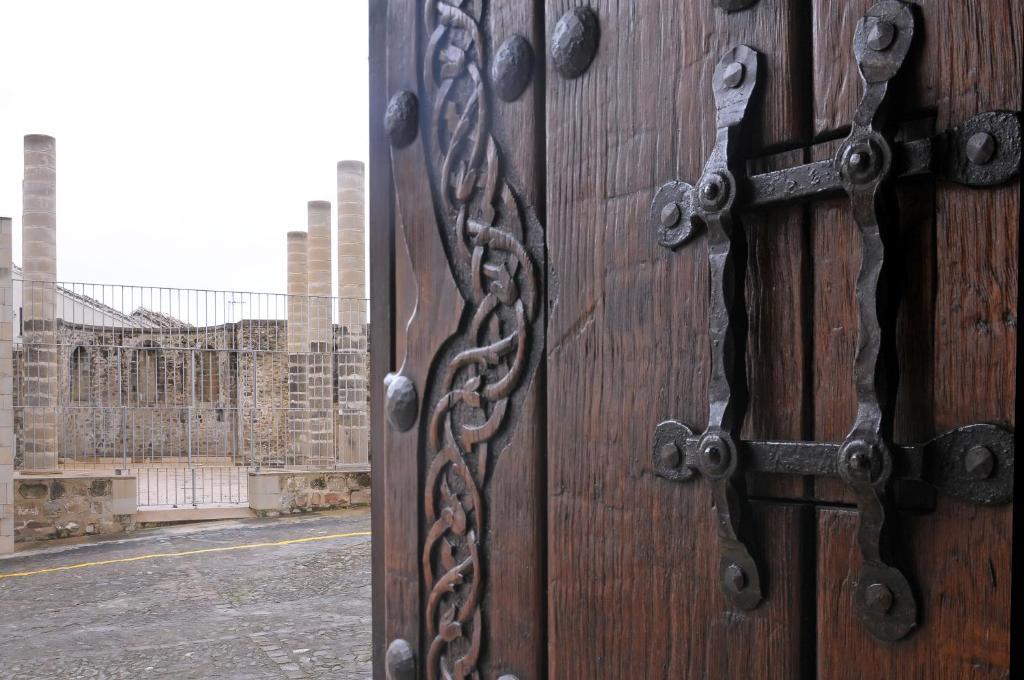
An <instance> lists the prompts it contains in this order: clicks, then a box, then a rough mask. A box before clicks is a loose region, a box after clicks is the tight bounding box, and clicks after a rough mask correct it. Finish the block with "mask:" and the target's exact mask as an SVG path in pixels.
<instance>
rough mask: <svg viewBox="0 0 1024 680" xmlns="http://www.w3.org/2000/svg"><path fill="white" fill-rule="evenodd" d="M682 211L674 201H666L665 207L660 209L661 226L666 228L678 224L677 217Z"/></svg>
mask: <svg viewBox="0 0 1024 680" xmlns="http://www.w3.org/2000/svg"><path fill="white" fill-rule="evenodd" d="M681 214H682V213H680V211H679V204H678V203H676V202H674V201H673V202H671V203H666V204H665V207H664V208H662V209H661V226H663V227H665V228H666V229H671V228H672V227H674V226H676V225H677V224H679V217H680V216H681Z"/></svg>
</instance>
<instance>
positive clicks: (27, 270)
mask: <svg viewBox="0 0 1024 680" xmlns="http://www.w3.org/2000/svg"><path fill="white" fill-rule="evenodd" d="M56 155H57V144H56V142H55V141H54V139H53V137H48V136H46V135H25V180H24V182H23V183H22V221H21V234H22V245H21V261H22V271H23V279H24V281H23V284H22V320H23V322H24V333H23V337H24V351H25V354H24V356H25V369H24V376H23V378H22V381H23V382H22V384H23V385H24V402H23V403H24V414H23V415H24V426H23V435H22V441H23V444H24V457H23V465H22V467H23V470H24V471H25V472H54V471H57V403H58V401H57V399H58V394H57V334H56V312H57V308H56V300H55V298H56V296H55V293H56V281H57V163H56Z"/></svg>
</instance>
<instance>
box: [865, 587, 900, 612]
mask: <svg viewBox="0 0 1024 680" xmlns="http://www.w3.org/2000/svg"><path fill="white" fill-rule="evenodd" d="M865 596H866V598H867V603H868V607H870V608H871V609H873V610H875V611H876V612H878V613H880V614H885V613H886V612H888V611H889V610H890V609H892V605H893V602H894V600H895V597H893V594H892V591H891V590H889V586H887V585H885V584H884V583H872V584H871V585H869V586H868V590H867V593H865Z"/></svg>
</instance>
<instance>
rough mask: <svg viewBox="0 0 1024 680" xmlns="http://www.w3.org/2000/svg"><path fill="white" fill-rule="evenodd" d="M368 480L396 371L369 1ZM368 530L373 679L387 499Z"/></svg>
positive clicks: (380, 485)
mask: <svg viewBox="0 0 1024 680" xmlns="http://www.w3.org/2000/svg"><path fill="white" fill-rule="evenodd" d="M369 7H370V9H369V17H370V24H369V31H370V41H369V45H370V59H369V72H370V78H369V83H370V97H369V100H370V111H369V115H370V121H369V123H370V135H369V139H370V168H369V194H370V229H369V231H370V237H369V238H370V262H371V263H372V266H371V267H370V321H371V323H370V344H369V348H370V380H369V381H370V461H371V467H370V475H371V486H372V488H374V489H380V490H383V489H386V488H387V479H386V477H385V466H384V465H383V464H380V465H372V462H373V461H375V460H376V461H383V460H384V457H385V455H386V452H385V449H384V428H385V427H386V423H385V420H384V376H385V375H386V374H387V373H388V372H389V371H391V370H393V368H394V353H393V341H394V325H395V317H394V312H395V309H394V289H393V285H394V253H395V251H394V248H395V235H394V210H393V206H392V203H391V186H392V185H391V157H390V154H389V153H388V148H387V144H386V142H385V136H384V129H383V127H384V126H383V119H384V107H385V106H386V105H387V99H388V94H387V88H386V85H387V3H386V2H377V1H376V0H370V5H369ZM371 504H372V515H371V517H370V530H371V533H372V534H373V542H372V544H371V546H370V550H371V555H370V561H371V564H372V569H373V587H372V606H373V616H372V618H373V621H372V628H373V632H372V655H373V677H374V678H375V679H376V680H383V678H384V651H385V650H386V648H387V641H386V639H385V631H384V617H385V616H386V615H387V609H386V607H385V602H386V596H385V593H384V588H385V584H384V582H385V579H384V578H383V576H384V570H385V565H386V561H385V551H384V543H385V540H384V534H385V531H386V528H387V525H386V523H385V522H384V514H385V512H384V494H383V493H380V494H373V495H372V496H371Z"/></svg>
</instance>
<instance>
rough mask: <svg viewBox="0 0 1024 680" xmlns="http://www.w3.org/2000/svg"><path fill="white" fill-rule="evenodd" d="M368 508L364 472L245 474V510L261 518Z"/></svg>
mask: <svg viewBox="0 0 1024 680" xmlns="http://www.w3.org/2000/svg"><path fill="white" fill-rule="evenodd" d="M369 504H370V475H369V473H366V472H303V471H295V470H273V471H260V472H253V473H250V474H249V507H250V508H252V509H253V510H255V511H256V514H258V515H260V516H263V517H275V516H277V515H282V514H288V513H296V512H312V511H314V510H330V509H335V508H348V507H352V506H356V505H369Z"/></svg>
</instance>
